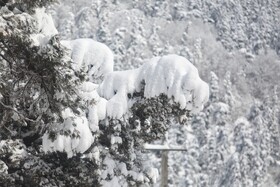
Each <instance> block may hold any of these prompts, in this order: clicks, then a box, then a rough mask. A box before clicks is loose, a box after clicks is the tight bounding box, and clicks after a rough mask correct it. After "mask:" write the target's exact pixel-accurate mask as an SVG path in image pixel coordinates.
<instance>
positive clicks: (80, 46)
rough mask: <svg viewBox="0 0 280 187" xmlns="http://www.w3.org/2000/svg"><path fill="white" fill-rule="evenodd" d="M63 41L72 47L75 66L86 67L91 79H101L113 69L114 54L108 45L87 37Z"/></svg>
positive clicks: (65, 44) (66, 45) (78, 67)
mask: <svg viewBox="0 0 280 187" xmlns="http://www.w3.org/2000/svg"><path fill="white" fill-rule="evenodd" d="M61 43H62V44H63V45H64V46H65V47H67V48H69V49H70V51H71V58H72V60H73V61H74V63H75V64H74V66H75V67H76V68H77V69H81V68H86V70H87V71H88V75H89V79H90V81H92V82H94V81H96V80H100V79H102V77H103V76H104V75H106V74H107V73H110V72H112V71H113V66H114V55H113V53H112V51H111V50H110V49H109V48H108V47H107V46H106V45H104V44H102V43H99V42H97V41H94V40H92V39H87V38H84V39H76V40H71V41H66V40H64V41H61Z"/></svg>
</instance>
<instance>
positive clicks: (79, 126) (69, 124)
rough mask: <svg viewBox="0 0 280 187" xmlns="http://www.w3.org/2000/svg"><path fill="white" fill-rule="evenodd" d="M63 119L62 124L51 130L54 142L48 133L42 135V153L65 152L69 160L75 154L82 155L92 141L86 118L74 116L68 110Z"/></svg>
mask: <svg viewBox="0 0 280 187" xmlns="http://www.w3.org/2000/svg"><path fill="white" fill-rule="evenodd" d="M63 118H64V119H65V120H64V122H63V124H61V125H59V126H56V129H53V130H54V131H55V133H56V137H55V140H54V141H52V140H51V139H50V138H49V136H50V133H45V134H44V136H43V151H44V152H49V151H50V152H55V151H60V152H65V153H67V156H68V157H69V158H70V157H72V156H73V155H75V154H76V153H84V152H85V151H86V150H87V149H88V148H89V147H90V146H91V144H92V143H93V141H94V137H93V136H92V133H91V131H90V128H89V125H88V120H87V118H86V117H85V116H75V115H74V114H73V113H72V112H71V110H70V109H66V110H65V111H64V114H63Z"/></svg>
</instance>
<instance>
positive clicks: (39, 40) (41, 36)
mask: <svg viewBox="0 0 280 187" xmlns="http://www.w3.org/2000/svg"><path fill="white" fill-rule="evenodd" d="M33 18H34V19H35V21H36V23H37V24H36V26H37V30H38V33H36V34H32V35H31V36H30V37H31V39H32V40H33V42H34V45H35V46H42V45H46V44H47V43H48V41H49V40H50V38H51V37H52V36H54V35H56V34H58V31H57V30H56V28H55V25H54V22H53V19H52V17H51V16H50V15H49V14H47V13H46V12H45V8H37V9H36V10H35V14H34V15H33Z"/></svg>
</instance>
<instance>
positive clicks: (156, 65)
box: [98, 55, 209, 118]
mask: <svg viewBox="0 0 280 187" xmlns="http://www.w3.org/2000/svg"><path fill="white" fill-rule="evenodd" d="M143 82H144V83H145V84H144V96H145V97H146V98H152V97H156V96H159V95H160V94H166V95H167V96H168V97H169V98H172V97H173V98H174V102H176V103H179V104H180V107H181V109H187V110H189V111H190V112H192V113H197V112H199V111H200V110H202V108H203V106H204V104H205V103H206V102H207V101H208V98H209V87H208V84H207V83H205V82H204V81H203V80H201V79H200V77H199V74H198V71H197V69H196V67H195V66H194V65H193V64H191V63H190V62H189V61H188V60H187V59H185V58H184V57H181V56H178V55H166V56H163V57H155V58H153V59H151V60H150V61H149V62H147V63H146V64H144V65H143V66H142V67H140V68H138V69H135V70H128V71H116V72H112V73H109V74H108V75H107V76H106V77H105V79H104V81H103V82H102V84H101V85H100V87H99V89H98V92H99V95H100V96H101V97H104V98H105V99H107V100H108V102H107V115H108V116H109V117H113V118H121V117H122V115H124V114H125V113H126V112H127V109H128V103H129V102H128V101H129V98H128V96H127V95H128V94H133V93H134V92H139V91H140V90H141V86H143V85H142V83H143Z"/></svg>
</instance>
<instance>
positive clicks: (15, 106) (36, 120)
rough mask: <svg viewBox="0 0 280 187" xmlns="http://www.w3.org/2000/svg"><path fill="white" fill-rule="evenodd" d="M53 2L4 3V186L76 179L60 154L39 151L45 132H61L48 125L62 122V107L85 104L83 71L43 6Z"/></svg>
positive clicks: (0, 40)
mask: <svg viewBox="0 0 280 187" xmlns="http://www.w3.org/2000/svg"><path fill="white" fill-rule="evenodd" d="M50 2H51V1H27V0H26V1H25V0H22V1H16V2H15V1H7V2H6V4H5V5H3V6H1V8H0V12H1V13H0V22H1V26H0V54H1V55H0V56H1V57H0V61H1V63H0V66H1V68H0V75H1V76H0V129H1V130H0V132H1V133H0V140H1V141H0V155H1V156H0V159H1V162H2V163H4V169H5V168H6V170H4V172H1V174H0V175H1V176H0V177H1V182H0V183H1V186H25V185H26V184H28V185H34V186H53V185H55V184H57V185H60V184H61V185H63V184H69V185H70V184H72V183H73V184H74V183H75V182H74V181H75V179H74V178H75V177H73V175H72V174H69V173H68V172H66V171H64V172H62V171H58V170H56V169H59V168H61V166H62V165H61V163H59V164H58V165H56V164H55V162H58V161H59V156H58V157H57V156H55V155H54V156H47V157H45V156H44V155H43V154H42V150H41V143H42V139H41V137H42V136H43V134H44V133H45V132H46V131H49V132H50V135H51V136H50V138H55V137H56V136H57V134H55V133H51V130H52V129H51V128H50V127H51V126H54V127H55V126H59V124H60V123H61V121H63V112H62V111H63V110H65V109H66V108H69V109H71V110H72V111H73V113H75V114H79V113H80V111H79V110H80V109H82V108H83V105H82V102H81V99H80V97H79V96H78V95H77V87H78V86H79V85H80V84H81V80H83V78H84V75H83V74H82V73H79V72H78V71H74V70H73V68H72V61H71V59H70V58H69V57H68V55H67V53H66V50H65V48H64V47H63V46H62V45H61V44H60V41H59V38H58V36H57V35H56V34H57V31H56V29H55V28H54V24H53V22H52V19H51V17H50V16H49V15H47V14H46V13H45V11H44V8H40V7H43V6H45V5H47V4H49V3H50ZM69 163H71V161H69ZM70 165H71V164H69V165H67V166H66V167H65V168H68V167H70V168H71V166H70ZM64 166H65V165H64ZM2 167H3V166H2ZM62 168H63V166H62ZM72 169H74V168H72ZM76 169H77V168H76ZM55 170H56V172H54V171H55ZM66 170H67V169H66ZM74 170H75V169H74ZM54 176H55V177H54ZM58 178H60V179H58ZM60 181H63V182H62V183H61V182H60ZM81 183H83V179H82V180H81V181H80V184H81Z"/></svg>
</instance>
